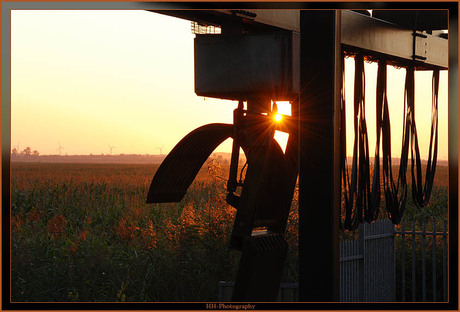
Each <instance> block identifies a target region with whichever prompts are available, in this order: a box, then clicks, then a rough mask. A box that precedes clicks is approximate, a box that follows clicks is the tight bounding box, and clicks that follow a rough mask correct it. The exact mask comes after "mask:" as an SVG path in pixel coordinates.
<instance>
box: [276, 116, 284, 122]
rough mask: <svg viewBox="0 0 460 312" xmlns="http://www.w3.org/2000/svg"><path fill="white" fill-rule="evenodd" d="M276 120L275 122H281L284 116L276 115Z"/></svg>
mask: <svg viewBox="0 0 460 312" xmlns="http://www.w3.org/2000/svg"><path fill="white" fill-rule="evenodd" d="M274 118H275V121H277V122H280V121H281V120H283V115H281V114H275V117H274Z"/></svg>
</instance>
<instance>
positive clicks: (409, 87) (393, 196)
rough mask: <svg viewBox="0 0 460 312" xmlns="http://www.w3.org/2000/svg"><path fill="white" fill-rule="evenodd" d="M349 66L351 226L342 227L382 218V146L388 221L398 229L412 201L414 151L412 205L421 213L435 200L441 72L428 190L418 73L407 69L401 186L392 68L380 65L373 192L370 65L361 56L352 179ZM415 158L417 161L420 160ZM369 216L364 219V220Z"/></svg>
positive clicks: (347, 189) (345, 180) (345, 176)
mask: <svg viewBox="0 0 460 312" xmlns="http://www.w3.org/2000/svg"><path fill="white" fill-rule="evenodd" d="M342 61H343V58H342ZM344 77H345V76H344V64H343V63H342V89H341V109H340V114H341V115H340V116H341V129H340V130H341V137H340V139H341V148H340V166H341V176H342V177H341V180H342V185H343V186H344V189H343V198H344V206H345V220H344V222H343V224H342V223H341V224H340V225H341V227H342V228H343V229H346V230H355V229H356V228H357V227H358V225H359V223H360V222H363V220H365V221H367V222H372V221H374V220H376V219H377V218H378V215H379V212H380V198H381V192H380V142H382V160H383V188H384V194H385V208H386V210H387V213H388V217H389V218H390V220H392V222H393V223H395V224H397V223H399V222H401V219H402V216H403V213H404V210H405V206H406V201H407V178H406V174H407V165H408V158H409V146H410V148H411V149H410V151H411V165H412V199H413V202H414V204H415V205H416V206H417V207H418V208H419V209H421V208H422V207H424V206H425V205H426V204H427V203H428V201H429V199H430V195H431V191H432V188H433V182H434V175H435V171H436V160H437V145H438V91H439V70H434V72H433V80H432V88H433V96H432V113H431V135H430V146H429V155H428V162H427V168H426V174H425V183H424V184H423V188H422V168H421V161H420V151H419V145H418V137H417V128H416V125H415V88H414V82H415V79H414V67H413V66H410V67H408V68H407V72H406V81H405V92H404V116H403V117H404V120H403V135H402V142H401V143H402V148H401V157H400V163H399V172H398V179H397V183H395V180H394V179H393V170H392V160H391V128H390V115H389V109H388V98H387V85H386V82H387V63H386V61H385V60H380V61H379V63H378V74H377V93H376V94H377V97H376V132H377V133H376V134H377V136H376V147H375V157H374V172H373V178H372V186H370V170H369V146H368V135H367V126H366V119H365V101H364V96H365V94H364V88H365V82H364V62H363V56H361V55H356V56H355V85H354V115H353V121H354V131H355V136H354V145H353V162H352V168H351V177H350V175H349V173H348V167H347V160H346V159H347V157H346V156H347V155H346V118H345V108H346V105H345V87H344V84H345V83H344ZM414 158H415V159H414ZM363 215H364V216H363Z"/></svg>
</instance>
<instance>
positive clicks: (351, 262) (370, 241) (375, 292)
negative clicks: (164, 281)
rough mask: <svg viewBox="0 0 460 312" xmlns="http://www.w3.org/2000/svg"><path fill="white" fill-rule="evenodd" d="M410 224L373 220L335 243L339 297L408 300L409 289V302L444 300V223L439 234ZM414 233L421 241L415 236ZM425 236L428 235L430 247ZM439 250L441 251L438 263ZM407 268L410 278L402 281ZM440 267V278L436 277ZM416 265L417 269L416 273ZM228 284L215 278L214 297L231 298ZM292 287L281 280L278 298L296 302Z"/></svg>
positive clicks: (433, 230)
mask: <svg viewBox="0 0 460 312" xmlns="http://www.w3.org/2000/svg"><path fill="white" fill-rule="evenodd" d="M415 228H416V226H415V223H413V224H412V231H405V224H404V222H403V223H402V224H401V228H400V229H399V230H398V231H395V227H394V225H393V224H392V223H391V221H390V220H378V221H376V222H374V223H371V224H367V223H365V224H361V225H360V227H359V238H358V240H352V241H343V242H340V301H341V302H394V301H408V300H407V299H408V296H407V294H406V293H408V292H411V293H412V298H411V299H412V301H416V300H419V301H427V300H428V299H431V300H428V301H436V300H437V298H438V297H439V293H442V296H443V299H444V300H446V297H447V237H448V232H447V224H446V223H444V229H443V231H442V232H436V225H435V224H434V223H433V225H432V231H431V232H427V231H426V225H425V224H424V223H422V226H421V229H422V230H421V231H415ZM416 236H419V237H420V239H416ZM439 236H440V237H441V239H442V246H443V248H442V251H438V250H437V244H436V240H437V237H439ZM428 237H431V239H430V244H429V246H428V245H427V238H428ZM417 240H419V241H420V242H419V249H417V247H416V242H417ZM402 242H404V244H402ZM406 245H409V246H406ZM427 247H431V265H432V266H431V267H432V269H431V273H432V274H431V276H432V277H431V282H432V283H431V284H432V287H431V289H429V288H428V287H427V272H428V270H427V267H428V265H427V253H426V249H427ZM406 249H408V250H410V252H411V256H410V257H407V256H406V254H407V253H406ZM428 249H430V248H428ZM439 253H442V264H440V263H441V261H440V257H439ZM418 254H420V256H419V255H418ZM418 262H420V263H418ZM428 264H429V263H428ZM396 266H397V267H396ZM408 266H410V267H411V279H407V274H406V267H408ZM440 266H442V278H440V277H439V276H438V275H437V272H438V271H439V267H440ZM417 268H421V270H418V271H417ZM440 280H441V281H440ZM397 281H398V282H397ZM419 281H421V282H419ZM397 284H398V285H397ZM417 284H418V285H420V284H421V289H420V287H419V288H417ZM233 285H234V284H233V282H219V298H218V300H219V301H230V300H231V293H232V290H233ZM438 285H440V286H441V287H442V289H440V287H438ZM297 288H298V286H297V284H281V287H280V292H279V294H278V299H277V301H286V302H293V301H298V289H297ZM428 290H431V293H432V296H431V298H427V297H428V296H427V293H428ZM417 298H419V299H417Z"/></svg>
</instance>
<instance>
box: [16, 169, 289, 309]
mask: <svg viewBox="0 0 460 312" xmlns="http://www.w3.org/2000/svg"><path fill="white" fill-rule="evenodd" d="M156 169H157V166H149V165H113V164H112V165H101V164H97V165H96V164H40V163H37V164H26V163H13V164H12V175H11V176H12V182H11V213H12V220H11V229H12V238H11V264H12V300H13V302H24V301H45V302H48V301H87V302H117V301H129V302H136V301H155V302H158V301H162V302H172V301H216V300H217V284H218V281H220V280H224V281H231V280H234V277H235V275H236V269H237V267H238V262H239V257H240V253H239V252H237V251H230V250H229V249H228V248H227V247H228V239H229V235H230V233H231V229H232V226H233V219H234V214H235V210H234V209H233V208H231V207H230V206H229V205H227V204H226V202H225V195H226V193H225V181H223V180H222V179H219V178H218V177H225V176H226V175H225V173H224V172H223V170H222V168H220V167H219V166H215V165H212V166H208V167H204V168H203V169H202V170H201V172H200V173H199V175H198V177H197V179H196V180H195V181H194V183H193V184H192V186H191V188H190V190H189V192H188V193H187V195H186V197H185V198H184V200H183V201H182V202H180V203H175V204H156V205H147V204H145V198H146V194H147V190H148V187H149V185H150V181H151V178H152V177H153V174H154V172H155V170H156ZM292 218H295V213H293V214H292ZM292 218H291V219H292ZM290 224H291V225H290V227H289V228H290V231H289V233H290V235H289V241H290V243H291V246H292V248H291V251H290V255H289V258H290V261H289V264H288V266H287V268H286V270H285V281H290V282H292V281H294V280H295V278H296V275H297V274H296V268H297V265H296V261H295V259H296V258H297V257H296V254H295V253H296V248H295V246H293V245H294V244H296V242H297V239H296V234H295V233H294V232H293V231H294V230H295V227H296V222H292V220H291V222H290Z"/></svg>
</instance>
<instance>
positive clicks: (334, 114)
mask: <svg viewBox="0 0 460 312" xmlns="http://www.w3.org/2000/svg"><path fill="white" fill-rule="evenodd" d="M340 14H341V12H340V11H334V10H322V11H301V13H300V26H301V27H300V28H301V52H300V63H301V65H300V66H301V93H300V116H299V117H300V118H299V119H300V131H299V143H300V172H299V265H300V268H299V301H309V302H311V301H315V302H331V301H339V269H340V267H339V244H338V230H339V205H340V194H341V193H340V163H339V150H340V144H339V143H340V138H339V115H340V113H339V112H340V92H339V90H340V89H339V88H340V80H341V56H340V55H341V53H340V52H341V50H340V24H341V23H340V17H341V15H340ZM312 251H314V254H312Z"/></svg>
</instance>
